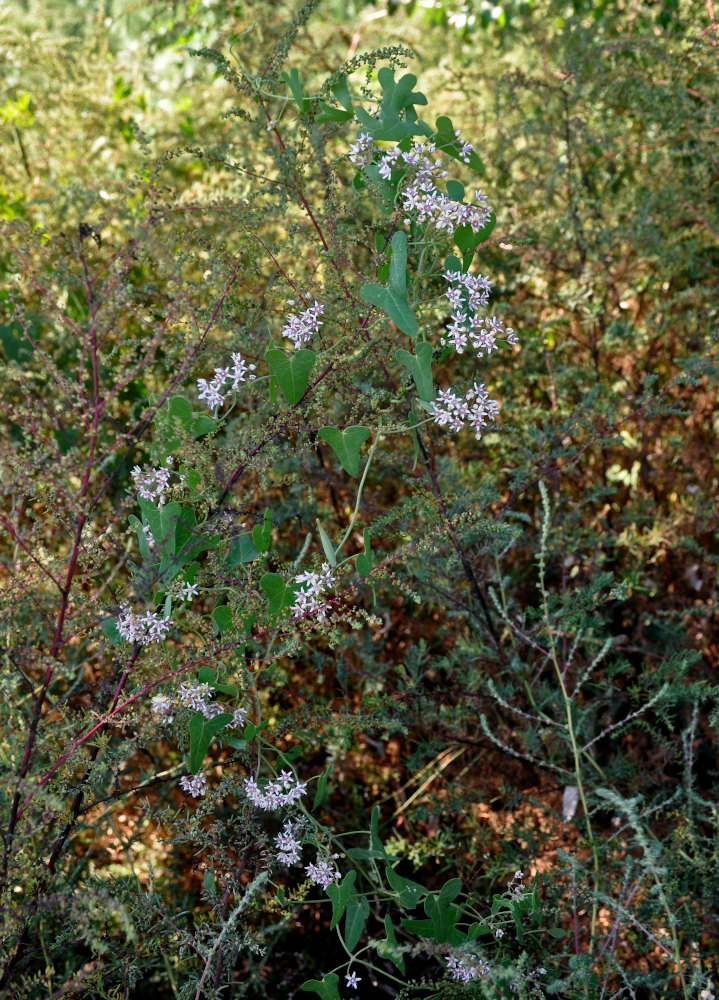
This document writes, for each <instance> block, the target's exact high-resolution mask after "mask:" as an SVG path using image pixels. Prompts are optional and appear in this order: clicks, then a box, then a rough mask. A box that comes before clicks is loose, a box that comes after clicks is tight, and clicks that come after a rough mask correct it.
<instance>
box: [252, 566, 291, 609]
mask: <svg viewBox="0 0 719 1000" xmlns="http://www.w3.org/2000/svg"><path fill="white" fill-rule="evenodd" d="M260 587H262V589H263V590H264V592H265V594H266V595H267V600H268V601H269V602H270V608H269V610H270V614H271V615H277V614H279V613H280V611H284V609H285V608H288V607H289V606H290V605H291V604H294V602H295V588H294V585H293V584H291V583H285V581H284V580H283V579H282V577H281V576H280V575H279V573H265V575H264V576H263V577H262V579H261V580H260Z"/></svg>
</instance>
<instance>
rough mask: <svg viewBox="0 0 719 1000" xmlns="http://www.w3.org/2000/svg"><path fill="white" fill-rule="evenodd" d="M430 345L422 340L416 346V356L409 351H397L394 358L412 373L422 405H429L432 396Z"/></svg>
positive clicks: (431, 351) (431, 350)
mask: <svg viewBox="0 0 719 1000" xmlns="http://www.w3.org/2000/svg"><path fill="white" fill-rule="evenodd" d="M432 353H433V349H432V345H431V344H429V343H427V341H426V340H423V341H422V343H421V344H417V355H416V356H415V355H412V354H410V353H409V351H397V352H396V353H395V358H396V359H397V361H399V362H401V363H402V364H403V365H405V366H406V367H407V368H409V370H410V372H411V373H412V378H413V379H414V384H415V385H416V386H417V392H418V393H419V398H420V399H421V400H422V401H423V402H424V403H430V402H431V401H432V397H433V396H434V390H433V388H432Z"/></svg>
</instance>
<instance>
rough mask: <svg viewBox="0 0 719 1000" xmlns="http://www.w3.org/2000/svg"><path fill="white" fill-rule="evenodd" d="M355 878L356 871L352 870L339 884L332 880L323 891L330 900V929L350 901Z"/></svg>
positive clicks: (338, 919) (335, 924) (334, 925)
mask: <svg viewBox="0 0 719 1000" xmlns="http://www.w3.org/2000/svg"><path fill="white" fill-rule="evenodd" d="M356 878H357V872H356V871H354V870H353V871H351V872H348V873H347V875H345V877H344V878H343V879H342V881H341V882H340V883H339V884H338V883H337V882H332V883H330V885H328V886H327V888H326V889H325V892H326V893H327V895H328V896H329V897H330V900H331V901H332V922H331V923H330V930H331V931H333V930H334V929H335V927H336V926H337V924H338V923H339V922H340V920H341V919H342V916H343V914H344V912H345V910H346V909H347V904H348V903H349V901H350V897H351V895H352V889H353V888H354V884H355V879H356Z"/></svg>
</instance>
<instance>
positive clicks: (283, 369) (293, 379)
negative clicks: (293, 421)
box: [265, 347, 315, 406]
mask: <svg viewBox="0 0 719 1000" xmlns="http://www.w3.org/2000/svg"><path fill="white" fill-rule="evenodd" d="M265 359H266V361H267V364H268V365H269V366H270V374H271V375H273V376H274V377H275V378H276V379H277V381H278V383H279V386H280V389H282V393H283V395H284V397H285V399H286V400H287V402H288V403H289V404H290V405H291V406H294V405H295V403H299V401H300V400H301V399H302V397H303V396H304V394H305V389H306V388H307V382H308V381H309V377H310V372H311V371H312V369H313V368H314V365H315V355H314V352H313V351H307V350H305V349H304V348H303V349H301V350H299V351H295V352H294V353H293V354H286V353H285V352H284V351H280V350H279V349H278V348H277V347H271V348H270V349H269V350H268V351H265Z"/></svg>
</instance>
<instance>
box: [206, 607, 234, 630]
mask: <svg viewBox="0 0 719 1000" xmlns="http://www.w3.org/2000/svg"><path fill="white" fill-rule="evenodd" d="M211 617H212V621H213V622H214V623H215V627H216V629H217V631H218V632H227V630H228V629H230V628H232V610H231V608H228V607H227V605H226V604H220V605H219V606H218V607H216V608H215V610H214V611H213V612H212V616H211Z"/></svg>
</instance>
